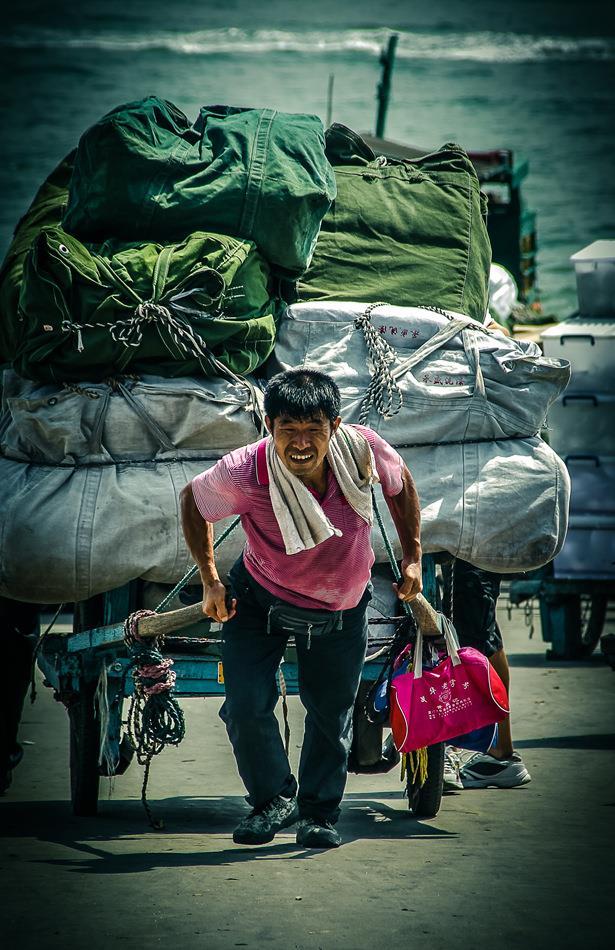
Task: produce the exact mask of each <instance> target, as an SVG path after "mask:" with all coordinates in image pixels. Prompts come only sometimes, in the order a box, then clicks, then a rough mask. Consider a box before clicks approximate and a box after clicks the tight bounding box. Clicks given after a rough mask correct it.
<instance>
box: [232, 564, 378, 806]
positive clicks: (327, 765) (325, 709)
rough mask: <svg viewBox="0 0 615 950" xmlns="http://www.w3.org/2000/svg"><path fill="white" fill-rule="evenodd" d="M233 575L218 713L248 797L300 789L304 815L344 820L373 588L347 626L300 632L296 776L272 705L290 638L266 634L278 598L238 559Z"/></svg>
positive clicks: (348, 614)
mask: <svg viewBox="0 0 615 950" xmlns="http://www.w3.org/2000/svg"><path fill="white" fill-rule="evenodd" d="M229 580H230V582H231V588H232V591H233V596H235V597H236V598H237V601H238V603H237V613H236V615H235V616H234V617H233V619H232V620H229V621H227V623H225V624H224V628H223V636H224V642H223V646H222V662H223V666H224V683H225V691H226V699H225V702H224V705H223V706H222V709H221V710H220V717H221V719H222V720H223V721H224V722H225V724H226V729H227V732H228V735H229V738H230V740H231V744H232V746H233V751H234V753H235V759H236V760H237V767H238V770H239V774H240V776H241V778H242V780H243V783H244V785H245V787H246V790H247V792H248V795H247V800H248V802H249V804H250V805H251V806H252V807H253V808H259V807H260V806H262V805H264V804H265V803H266V802H268V801H270V800H271V799H272V798H275V796H276V795H285V796H287V797H290V796H293V795H295V794H297V798H298V803H299V811H300V814H301V816H302V817H313V818H321V819H326V820H328V821H331V822H335V821H337V818H338V817H339V804H340V802H341V800H342V795H343V794H344V787H345V785H346V774H347V762H348V753H349V750H350V744H351V740H352V709H353V705H354V701H355V697H356V694H357V690H358V688H359V682H360V679H361V670H362V668H363V661H364V659H365V651H366V647H367V618H366V610H367V605H368V603H369V601H370V599H371V585H370V586H369V587H368V588H367V589H366V591H365V593H364V594H363V597H362V598H361V600H360V602H359V603H358V604H357V606H356V607H353V608H352V609H351V610H345V611H344V612H343V614H342V620H343V622H342V629H341V630H334V631H332V632H331V633H328V634H325V635H324V636H318V637H312V638H311V641H310V644H309V649H308V643H307V638H306V637H303V636H299V637H297V641H296V646H297V662H298V678H299V696H300V697H301V702H302V703H303V705H304V707H305V709H306V717H305V734H304V739H303V747H302V749H301V759H300V762H299V784H298V788H297V781H296V779H295V777H294V776H293V774H292V772H291V770H290V765H289V763H288V757H287V755H286V752H285V751H284V744H283V742H282V737H281V735H280V729H279V726H278V721H277V719H276V716H275V713H274V709H275V706H276V703H277V700H278V689H277V681H276V674H277V669H278V666H279V664H280V660H281V659H282V656H283V654H284V648H285V646H286V642H287V639H288V638H287V637H286V636H280V635H275V634H271V633H267V614H268V610H269V607H270V606H271V604H272V603H274V601H275V600H276V598H275V597H274V596H273V595H272V594H270V593H269V592H268V591H267V590H265V589H264V588H263V587H261V586H260V584H257V583H256V581H255V580H254V579H253V578H252V576H251V575H250V574H249V573H248V571H247V570H246V568H245V566H244V564H243V560H242V559H241V558H240V559H239V560H238V561H237V562H236V563H235V565H234V566H233V568H232V570H231V572H230V575H229Z"/></svg>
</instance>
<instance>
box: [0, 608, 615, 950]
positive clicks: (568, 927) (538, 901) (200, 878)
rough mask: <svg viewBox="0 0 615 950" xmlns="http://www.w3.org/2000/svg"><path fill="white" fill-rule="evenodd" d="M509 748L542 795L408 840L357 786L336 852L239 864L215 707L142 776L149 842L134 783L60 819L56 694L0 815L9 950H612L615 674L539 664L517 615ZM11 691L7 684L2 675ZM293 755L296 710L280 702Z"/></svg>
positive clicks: (121, 782)
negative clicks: (152, 825)
mask: <svg viewBox="0 0 615 950" xmlns="http://www.w3.org/2000/svg"><path fill="white" fill-rule="evenodd" d="M501 623H502V627H503V629H504V636H505V643H506V645H507V649H508V651H509V655H510V660H511V666H512V675H513V681H512V708H513V732H514V736H515V744H516V747H517V749H518V750H519V751H520V752H521V754H522V755H523V758H524V760H525V762H526V764H527V766H528V768H529V770H530V772H531V774H532V779H533V781H532V782H531V784H529V785H528V786H526V787H524V788H520V789H513V790H496V789H489V790H481V791H464V792H460V793H455V794H452V795H447V796H445V798H444V799H443V804H442V808H441V810H440V813H439V814H438V816H437V817H436V818H434V819H432V820H430V821H416V820H415V819H413V818H412V817H411V815H410V813H409V811H408V809H407V806H406V802H405V800H404V798H403V797H402V793H401V785H400V782H399V773H398V770H395V771H393V772H391V773H389V774H388V775H383V776H350V777H349V781H348V787H347V795H346V797H345V800H344V806H343V812H342V818H341V820H340V825H339V829H340V831H341V833H342V835H343V838H344V845H343V846H342V847H341V848H340V849H339V850H336V851H331V852H309V851H303V850H301V849H298V848H297V847H296V845H295V843H294V834H293V832H292V829H290V830H288V831H287V832H285V833H282V834H280V835H278V836H277V838H276V839H275V841H274V842H273V843H272V844H271V845H267V846H261V847H258V848H247V847H238V846H236V845H234V844H233V842H232V839H231V834H232V829H233V827H234V826H235V824H236V823H237V821H238V820H239V819H240V818H241V816H242V815H243V814H245V812H246V809H247V806H246V805H245V802H244V800H243V791H242V786H241V784H240V781H239V778H238V776H237V773H236V770H235V765H234V760H233V757H232V754H231V751H230V746H229V744H228V741H227V738H226V733H225V730H224V726H223V724H222V723H221V722H220V720H219V719H218V717H217V712H218V707H219V705H220V703H219V701H218V700H211V699H206V700H203V699H192V700H184V701H183V703H182V705H183V707H184V710H185V712H186V718H187V735H186V739H185V740H184V742H183V743H182V745H181V746H180V747H179V748H177V749H168V750H165V752H163V754H162V755H161V756H160V757H158V758H157V759H156V760H155V761H154V763H153V766H152V776H151V781H150V789H149V797H150V800H151V803H152V807H153V809H154V811H155V813H156V815H157V816H158V817H163V818H164V821H165V829H164V830H163V831H162V832H154V831H151V830H150V829H149V827H148V825H147V823H146V820H145V817H144V814H143V811H142V807H141V804H140V801H139V796H140V787H141V778H142V772H141V769H140V768H139V767H138V766H136V765H134V764H133V765H132V766H131V767H130V769H129V770H128V772H127V773H126V774H125V775H124V776H121V777H118V778H116V779H115V780H114V781H113V784H112V785H111V784H110V783H109V782H108V781H107V780H103V784H102V787H101V802H100V814H99V816H98V817H97V818H95V819H77V818H75V817H73V816H72V814H71V810H70V805H69V801H68V799H69V784H68V719H67V716H66V712H65V710H64V708H63V707H62V706H60V705H59V704H58V703H55V702H54V700H53V697H52V694H51V691H50V690H48V689H45V688H44V687H42V686H41V687H40V688H39V698H38V700H37V702H36V704H35V705H34V706H29V705H27V706H26V710H25V715H24V718H23V723H22V730H21V739H22V741H25V742H26V743H28V744H27V745H26V755H25V758H24V761H23V763H22V764H21V765H20V766H19V768H18V769H17V770H16V771H15V773H14V779H13V784H12V786H11V788H10V790H9V792H8V793H7V795H6V796H5V797H4V798H3V799H0V822H1V828H0V832H1V834H2V839H3V840H2V856H1V864H0V868H1V870H0V874H1V875H2V877H1V878H0V880H1V881H2V887H1V889H0V894H1V900H2V904H3V918H4V923H3V925H2V928H1V931H2V933H3V935H4V937H5V938H6V939H5V940H3V941H2V945H3V946H4V947H6V948H10V950H13V948H15V950H30V948H37V950H47V948H54V950H55V948H66V950H72V948H75V950H77V948H78V950H84V948H86V950H102V948H107V947H111V946H113V945H117V946H118V947H126V948H132V947H135V948H136V947H139V948H145V947H169V948H173V950H195V948H197V947H198V948H206V950H227V948H234V947H249V948H252V950H260V948H268V950H269V948H270V950H384V948H387V950H388V948H397V947H404V948H413V950H422V948H430V950H440V948H442V950H444V948H446V950H456V948H464V950H471V948H487V947H502V948H517V947H518V948H524V950H533V948H543V947H551V946H553V947H557V948H558V950H561V948H583V950H589V948H593V947H602V946H603V945H604V944H605V943H608V942H609V933H612V929H613V928H612V917H613V907H612V904H613V894H614V893H615V891H614V890H613V883H614V877H615V875H614V865H615V859H614V849H613V845H614V843H615V835H614V834H613V831H614V817H615V755H614V754H613V751H614V749H615V715H614V708H615V703H614V700H615V673H614V672H613V671H611V669H610V668H609V667H608V666H607V665H606V663H604V661H603V660H602V659H601V658H600V656H599V655H595V656H594V657H592V658H591V659H590V660H588V661H583V662H573V663H561V662H560V663H558V662H553V661H547V660H546V659H545V644H544V643H542V642H541V641H540V639H539V637H540V633H539V631H538V630H537V632H536V634H535V636H534V639H532V640H529V639H528V633H527V628H526V627H525V626H524V624H523V620H522V613H521V611H519V610H515V611H514V612H513V616H512V620H510V621H509V620H508V618H507V616H506V613H505V612H504V611H501ZM5 675H8V672H5ZM290 708H291V726H292V739H291V745H292V752H293V757H294V759H295V762H296V761H297V758H298V750H299V747H300V743H301V734H302V715H301V706H300V704H299V701H298V700H297V699H296V698H293V699H291V701H290Z"/></svg>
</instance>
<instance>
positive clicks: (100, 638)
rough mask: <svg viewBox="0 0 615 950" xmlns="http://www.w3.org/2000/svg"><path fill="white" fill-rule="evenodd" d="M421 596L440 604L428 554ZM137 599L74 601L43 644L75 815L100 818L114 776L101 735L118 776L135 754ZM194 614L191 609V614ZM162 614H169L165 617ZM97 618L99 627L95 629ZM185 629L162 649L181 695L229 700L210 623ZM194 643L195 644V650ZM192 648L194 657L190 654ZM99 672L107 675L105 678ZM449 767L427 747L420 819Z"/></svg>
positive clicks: (414, 790)
mask: <svg viewBox="0 0 615 950" xmlns="http://www.w3.org/2000/svg"><path fill="white" fill-rule="evenodd" d="M423 591H424V595H425V597H426V599H427V601H429V603H431V604H433V605H436V604H437V589H436V578H435V565H434V562H433V559H432V558H431V557H425V558H424V562H423ZM137 600H138V585H136V584H134V583H133V584H128V585H126V586H124V587H121V588H117V589H116V590H112V591H110V592H108V593H107V594H105V595H103V596H101V597H99V598H97V599H96V602H95V603H94V602H89V601H88V602H85V603H83V604H76V605H75V621H74V632H73V633H72V634H68V635H63V636H60V635H53V634H49V635H47V636H46V637H44V639H43V640H42V641H40V643H39V647H38V659H37V662H38V666H39V668H40V669H41V671H42V673H43V675H44V679H45V685H47V686H50V687H52V688H53V689H54V691H55V695H56V698H57V699H59V700H60V701H61V702H63V703H64V705H65V706H66V708H67V711H68V715H69V720H70V778H71V799H72V805H73V811H74V813H75V814H77V815H94V814H96V812H97V808H98V789H99V782H100V776H101V775H103V774H109V773H108V771H107V772H106V771H105V765H104V764H101V762H100V761H99V759H100V748H101V738H103V739H104V744H105V752H106V755H105V760H106V761H107V762H109V761H110V762H112V763H114V765H113V766H112V774H121V773H122V772H123V771H125V769H126V768H127V766H128V764H129V762H130V759H131V757H132V751H133V750H132V748H131V746H130V743H129V742H128V741H127V737H126V735H125V734H124V735H123V706H124V700H125V699H126V698H127V697H129V696H131V695H132V692H133V680H132V677H131V676H129V675H127V674H128V672H129V667H130V665H131V656H130V653H129V651H128V648H127V646H126V643H125V641H124V626H123V624H124V619H125V618H126V617H127V616H128V615H129V614H130V613H131V612H133V611H134V610H136V609H138V607H139V606H140V605H139V604H138V602H137ZM194 613H195V611H194V609H192V615H193V616H194ZM197 613H198V608H197ZM159 616H160V618H163V617H165V615H164V614H160V615H159ZM169 617H170V614H169ZM93 618H95V619H96V621H97V622H96V623H95V624H94V625H93V626H89V624H90V623H91V622H92V619H93ZM180 632H181V652H180V651H179V650H178V649H177V648H176V649H174V646H173V636H172V635H168V636H167V638H166V639H165V649H164V653H165V655H169V656H171V657H172V658H173V661H174V665H173V669H174V671H175V673H176V676H177V679H176V684H175V688H174V693H175V695H176V697H178V698H180V699H181V697H220V696H223V695H224V678H223V669H222V664H221V661H220V658H219V656H217V655H215V650H216V646H215V644H216V638H214V637H213V636H212V634H211V631H210V623H209V621H207V620H205V619H203V620H199V621H198V622H196V623H194V622H193V623H191V624H190V625H189V626H187V627H183V628H182V629H181V631H180ZM176 643H177V641H176ZM380 643H382V641H380ZM191 644H194V647H193V648H192V649H191ZM195 647H196V649H195ZM186 649H187V650H188V651H189V652H185V651H186ZM372 652H374V651H373V649H372ZM375 652H378V650H376V651H375ZM292 654H293V651H292V647H291V650H289V651H287V657H286V659H285V661H284V663H283V675H284V681H285V683H286V690H287V693H288V694H289V695H295V694H297V693H298V683H297V666H296V662H295V661H294V660H293V658H292ZM369 656H370V653H369V651H368V661H366V663H365V665H364V668H363V679H364V680H373V679H376V678H377V676H378V674H379V673H380V671H381V669H382V664H383V662H384V660H383V659H382V658H380V659H378V658H376V659H375V660H370V658H369ZM101 674H104V676H103V677H102V679H101ZM101 688H102V689H103V690H104V691H105V696H104V705H105V709H106V710H108V715H107V716H105V725H104V728H105V734H104V736H103V737H101V727H100V719H99V713H98V707H99V705H100V703H99V704H98V705H97V703H95V698H94V697H95V693H96V691H97V690H98V691H99V693H100V690H101ZM99 699H100V696H99ZM106 768H107V769H108V766H107V767H106ZM443 769H444V746H443V744H441V743H440V744H438V745H437V746H432V747H430V748H429V750H428V778H427V781H426V782H425V783H424V785H423V786H419V785H417V780H416V779H414V780H413V779H412V777H411V776H410V777H409V779H408V783H407V787H406V791H407V794H408V800H409V803H410V808H411V810H412V812H413V813H414V814H415V815H416V816H420V817H434V816H435V814H437V812H438V810H439V807H440V800H441V793H442V774H443Z"/></svg>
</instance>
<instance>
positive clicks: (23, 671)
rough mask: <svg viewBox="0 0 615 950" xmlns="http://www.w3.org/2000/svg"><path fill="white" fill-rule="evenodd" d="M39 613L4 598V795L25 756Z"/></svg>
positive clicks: (0, 734) (0, 718)
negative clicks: (25, 716) (25, 715)
mask: <svg viewBox="0 0 615 950" xmlns="http://www.w3.org/2000/svg"><path fill="white" fill-rule="evenodd" d="M39 610H40V607H39V606H37V605H36V604H22V603H20V602H18V601H16V600H9V599H8V598H6V597H0V627H1V628H2V637H3V639H2V645H3V647H4V660H5V665H6V669H7V671H9V675H8V676H7V677H6V678H5V683H4V685H3V688H2V692H1V693H0V795H3V794H4V793H5V792H6V791H7V790H8V788H9V786H10V784H11V780H12V777H13V769H14V768H16V766H17V765H19V763H20V762H21V759H22V757H23V748H22V746H21V745H20V743H19V742H18V741H17V733H18V730H19V723H20V720H21V714H22V710H23V704H24V700H25V698H26V695H27V692H28V686H29V685H30V675H31V668H32V656H33V651H34V645H35V639H36V636H37V635H38V622H39Z"/></svg>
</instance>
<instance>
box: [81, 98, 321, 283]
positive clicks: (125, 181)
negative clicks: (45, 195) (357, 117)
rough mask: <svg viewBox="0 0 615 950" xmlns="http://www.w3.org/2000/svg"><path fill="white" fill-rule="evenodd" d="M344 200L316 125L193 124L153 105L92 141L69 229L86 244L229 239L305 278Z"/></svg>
mask: <svg viewBox="0 0 615 950" xmlns="http://www.w3.org/2000/svg"><path fill="white" fill-rule="evenodd" d="M334 197H335V178H334V175H333V170H332V168H331V166H330V165H329V162H328V161H327V158H326V156H325V149H324V131H323V126H322V123H321V121H320V119H319V118H318V117H317V116H314V115H303V114H290V113H284V112H276V111H274V110H272V109H237V108H232V107H230V106H204V107H203V108H202V109H201V111H200V113H199V116H198V119H197V121H196V122H195V123H194V124H193V125H191V124H190V122H189V120H188V119H187V118H186V116H185V115H184V114H183V113H182V112H181V111H180V110H179V109H178V108H177V107H176V106H174V105H173V104H172V103H170V102H167V101H165V100H164V99H159V98H158V97H156V96H150V97H149V98H147V99H143V100H141V101H137V102H131V103H128V104H126V105H122V106H118V107H117V108H116V109H114V110H113V111H112V112H110V113H108V114H107V115H106V116H104V117H103V118H102V119H101V120H100V121H99V122H97V123H96V124H95V125H94V126H92V128H90V129H88V131H87V132H85V133H84V135H83V136H82V138H81V141H80V143H79V147H78V150H77V158H76V162H75V171H74V175H73V178H72V181H71V186H70V203H69V207H68V211H67V214H66V217H65V219H64V227H65V228H66V230H67V231H70V233H71V234H74V235H76V236H77V237H79V238H80V239H81V240H85V241H101V240H104V239H106V238H110V237H113V238H117V239H120V240H124V241H135V240H146V241H160V242H164V243H169V241H175V240H180V239H182V238H184V237H185V236H186V235H187V234H189V233H191V232H193V231H216V232H222V233H224V234H231V235H235V236H240V237H242V238H245V239H248V240H251V241H254V242H255V243H256V245H257V246H258V248H259V249H260V251H261V252H262V254H263V255H264V256H265V258H266V259H267V260H268V261H269V263H270V264H272V265H274V266H275V267H276V268H278V269H280V270H281V271H283V272H284V273H285V274H287V275H290V276H292V277H296V276H298V275H299V274H301V273H302V272H303V271H304V270H305V269H306V267H307V265H308V263H309V261H310V258H311V255H312V252H313V249H314V245H315V243H316V238H317V236H318V230H319V228H320V222H321V219H322V217H323V215H324V214H325V212H326V211H327V210H328V208H329V206H330V204H331V201H332V200H333V198H334Z"/></svg>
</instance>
